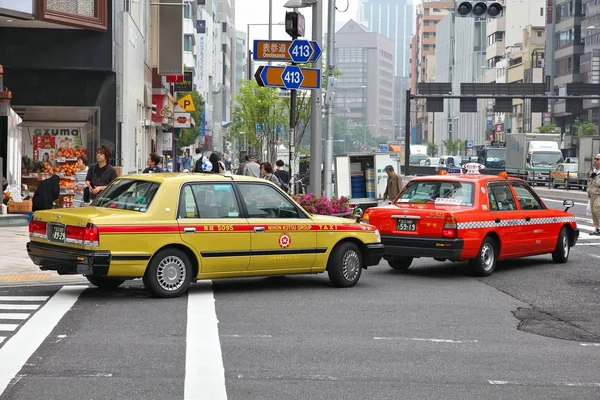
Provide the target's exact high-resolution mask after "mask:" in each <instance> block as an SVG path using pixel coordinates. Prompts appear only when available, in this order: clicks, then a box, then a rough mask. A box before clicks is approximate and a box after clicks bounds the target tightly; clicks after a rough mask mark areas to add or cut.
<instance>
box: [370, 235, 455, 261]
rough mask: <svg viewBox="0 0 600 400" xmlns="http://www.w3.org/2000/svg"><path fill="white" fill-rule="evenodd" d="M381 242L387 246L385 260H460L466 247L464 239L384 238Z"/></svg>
mask: <svg viewBox="0 0 600 400" xmlns="http://www.w3.org/2000/svg"><path fill="white" fill-rule="evenodd" d="M381 241H382V242H383V244H384V246H385V250H384V255H383V257H384V258H387V257H413V258H419V257H424V258H443V259H447V260H459V259H460V256H461V253H462V250H463V247H464V242H463V240H462V239H441V238H440V239H437V238H423V237H414V238H412V237H404V236H382V237H381Z"/></svg>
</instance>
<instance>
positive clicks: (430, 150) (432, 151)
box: [427, 142, 438, 157]
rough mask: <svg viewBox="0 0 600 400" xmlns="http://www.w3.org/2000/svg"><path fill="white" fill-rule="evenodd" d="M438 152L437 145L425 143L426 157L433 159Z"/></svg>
mask: <svg viewBox="0 0 600 400" xmlns="http://www.w3.org/2000/svg"><path fill="white" fill-rule="evenodd" d="M437 152H438V145H437V144H435V143H434V142H427V155H428V156H429V157H435V156H436V155H437Z"/></svg>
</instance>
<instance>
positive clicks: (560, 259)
mask: <svg viewBox="0 0 600 400" xmlns="http://www.w3.org/2000/svg"><path fill="white" fill-rule="evenodd" d="M569 254H571V245H570V244H569V234H568V232H567V228H565V227H563V228H562V229H561V230H560V233H559V234H558V241H557V242H556V249H554V252H553V253H552V261H554V262H555V263H559V264H564V263H566V262H567V261H569Z"/></svg>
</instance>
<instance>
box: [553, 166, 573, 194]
mask: <svg viewBox="0 0 600 400" xmlns="http://www.w3.org/2000/svg"><path fill="white" fill-rule="evenodd" d="M578 171H579V164H573V163H561V164H558V165H557V166H556V168H555V169H554V171H550V183H551V184H552V186H553V187H555V188H557V187H558V185H565V187H566V186H567V177H568V179H570V180H572V183H576V180H577V172H578Z"/></svg>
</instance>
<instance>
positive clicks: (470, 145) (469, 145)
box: [467, 140, 473, 149]
mask: <svg viewBox="0 0 600 400" xmlns="http://www.w3.org/2000/svg"><path fill="white" fill-rule="evenodd" d="M472 148H473V142H471V141H470V140H467V149H472Z"/></svg>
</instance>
